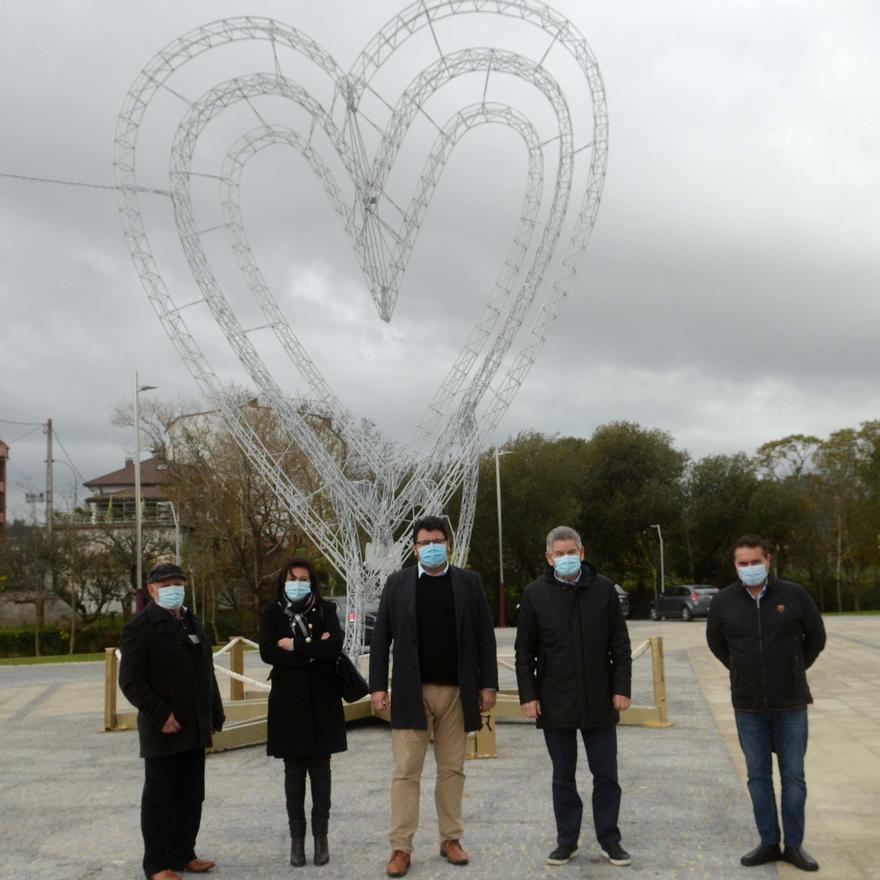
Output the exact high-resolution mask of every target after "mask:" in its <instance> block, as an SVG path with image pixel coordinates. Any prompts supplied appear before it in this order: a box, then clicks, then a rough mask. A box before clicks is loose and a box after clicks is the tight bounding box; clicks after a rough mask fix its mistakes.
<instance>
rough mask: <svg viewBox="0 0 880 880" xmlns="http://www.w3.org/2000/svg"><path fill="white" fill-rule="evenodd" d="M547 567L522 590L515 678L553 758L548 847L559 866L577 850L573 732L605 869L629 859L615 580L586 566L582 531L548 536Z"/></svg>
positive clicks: (622, 651)
mask: <svg viewBox="0 0 880 880" xmlns="http://www.w3.org/2000/svg"><path fill="white" fill-rule="evenodd" d="M546 558H547V563H548V565H547V569H546V571H545V572H544V575H543V577H540V578H538V580H536V581H534V582H533V583H531V584H529V585H528V586H527V587H526V588H525V590H524V591H523V596H522V602H521V603H520V609H519V619H518V625H517V633H516V678H517V683H518V685H519V700H520V704H521V707H522V711H523V714H524V715H525V716H526V717H527V718H533V719H535V720H536V721H537V726H538V727H539V728H541V729H542V730H543V731H544V740H545V742H546V744H547V751H548V752H549V754H550V760H551V762H552V764H553V812H554V814H555V817H556V844H557V845H556V848H555V849H554V850H553V851H552V852H551V853H550V855H549V856H548V857H547V862H548V864H551V865H563V864H565V863H566V862H567V861H568V860H569V859H570V858H571V855H572V853H573V852H574V851H575V850H576V849H577V847H578V837H579V836H580V831H581V818H582V815H583V802H582V801H581V798H580V795H579V794H578V791H577V785H576V782H575V770H576V768H577V732H578V731H580V733H581V738H582V739H583V741H584V747H585V749H586V752H587V761H588V762H589V765H590V772H591V773H592V775H593V824H594V825H595V828H596V837H597V839H598V840H599V845H600V846H601V848H602V853H603V855H605V857H606V858H608V859H609V860H610V862H611V864H613V865H620V866H622V865H628V864H630V857H629V854H628V853H627V852H626V851H625V850H624V849H623V847H622V846H621V844H620V829H619V828H618V827H617V818H618V814H619V812H620V794H621V792H620V785H619V783H618V781H617V729H616V724H617V722H618V720H619V719H620V714H619V713H620V712H623V711H624V710H626V709H628V708H629V704H630V684H631V670H632V657H631V653H630V644H629V633H628V632H627V628H626V622H625V621H624V619H623V613H622V612H621V610H620V602H619V600H618V598H617V591H616V590H615V589H614V584H613V583H612V582H611V581H610V580H608V578H606V577H603V576H602V575H601V574H598V573H597V572H596V571H595V569H594V568H593V567H592V566H590V565H589V564H588V563H586V562H584V545H583V542H582V541H581V537H580V535H579V534H578V533H577V532H576V531H575V530H574V529H570V528H568V527H567V526H559V527H558V528H555V529H553V530H552V531H551V532H550V534H549V535H547V552H546Z"/></svg>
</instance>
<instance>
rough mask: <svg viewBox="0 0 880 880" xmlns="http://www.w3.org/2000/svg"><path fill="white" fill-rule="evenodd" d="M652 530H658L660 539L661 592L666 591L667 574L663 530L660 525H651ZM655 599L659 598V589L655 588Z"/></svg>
mask: <svg viewBox="0 0 880 880" xmlns="http://www.w3.org/2000/svg"><path fill="white" fill-rule="evenodd" d="M651 528H652V529H657V537H658V538H659V539H660V592H661V593H663V592H665V591H666V574H665V571H664V567H663V530H662V529H661V528H660V524H659V523H651ZM654 598H655V599H656V598H657V588H656V587H655V588H654Z"/></svg>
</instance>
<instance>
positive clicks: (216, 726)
mask: <svg viewBox="0 0 880 880" xmlns="http://www.w3.org/2000/svg"><path fill="white" fill-rule="evenodd" d="M183 613H184V614H186V615H187V616H188V618H189V621H190V623H191V624H192V626H193V628H194V629H195V633H196V635H197V636H198V639H199V643H198V644H197V645H196V644H194V643H193V642H192V640H191V639H190V638H189V636H188V635H187V634H186V632H184V629H183V627H182V626H181V625H180V623H179V622H178V621H177V620H175V619H174V616H173V614H172V612H170V611H166V610H165V609H164V608H161V607H160V606H159V605H157V604H156V603H155V602H151V603H150V604H149V605H147V607H146V608H145V609H144V610H143V611H142V612H141V613H140V614H138V615H136V616H135V617H133V618H132V619H131V620H130V621H129V622H128V623H127V624H126V625H125V627H123V630H122V640H121V642H120V645H119V650H120V652H121V654H122V659H121V661H120V663H119V687H120V688H121V689H122V693H123V694H125V698H126V699H127V700H128V701H129V702H130V703H131V704H132V705H133V706H134V707H135V708H136V709H137V710H138V733H139V734H140V742H141V757H142V758H158V757H162V756H163V755H172V754H175V753H176V752H186V751H189V750H190V749H198V748H206V747H208V746H210V745H211V732H212V731H214V730H220V729H221V728H222V727H223V722H224V720H225V716H224V714H223V702H222V701H221V699H220V691H219V690H218V688H217V679H216V678H215V677H214V655H213V652H212V651H211V641H210V639H209V638H208V636H207V634H206V633H205V628H204V627H203V626H202V624H201V622H200V621H199V620H198V618H196V616H195V615H194V614H193V613H192V612H191V611H189V610H184V612H183ZM172 712H173V713H174V717H175V718H176V719H177V721H178V723H179V724H180V730H179V731H178V732H177V733H162V726H163V725H164V724H165V722H166V721H167V720H168V716H169V715H170V714H171V713H172Z"/></svg>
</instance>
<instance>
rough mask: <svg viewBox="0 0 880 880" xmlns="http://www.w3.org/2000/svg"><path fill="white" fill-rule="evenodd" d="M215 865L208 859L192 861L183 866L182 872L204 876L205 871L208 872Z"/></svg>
mask: <svg viewBox="0 0 880 880" xmlns="http://www.w3.org/2000/svg"><path fill="white" fill-rule="evenodd" d="M216 864H217V863H216V862H212V861H211V860H210V859H193V860H192V861H189V862H187V863H186V864H185V865H184V866H183V870H184V871H189V872H190V873H191V874H204V873H205V871H210V870H211V868H213V867H214V865H216Z"/></svg>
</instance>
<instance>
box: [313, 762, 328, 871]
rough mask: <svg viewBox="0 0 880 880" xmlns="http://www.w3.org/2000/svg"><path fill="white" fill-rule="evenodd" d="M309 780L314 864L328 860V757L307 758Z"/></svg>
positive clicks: (323, 863)
mask: <svg viewBox="0 0 880 880" xmlns="http://www.w3.org/2000/svg"><path fill="white" fill-rule="evenodd" d="M309 782H310V783H311V786H312V834H313V835H314V838H315V864H316V865H326V864H327V862H329V861H330V850H329V848H328V846H327V826H328V823H329V821H330V759H329V758H311V759H309Z"/></svg>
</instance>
